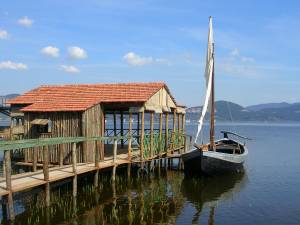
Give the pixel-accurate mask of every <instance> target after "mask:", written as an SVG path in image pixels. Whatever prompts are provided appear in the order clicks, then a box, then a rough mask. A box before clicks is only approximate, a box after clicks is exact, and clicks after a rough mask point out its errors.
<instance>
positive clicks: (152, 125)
mask: <svg viewBox="0 0 300 225" xmlns="http://www.w3.org/2000/svg"><path fill="white" fill-rule="evenodd" d="M153 132H154V112H151V114H150V156H151V158H152V157H153V147H154V146H153V139H154V138H153V137H154V136H153V135H154V133H153Z"/></svg>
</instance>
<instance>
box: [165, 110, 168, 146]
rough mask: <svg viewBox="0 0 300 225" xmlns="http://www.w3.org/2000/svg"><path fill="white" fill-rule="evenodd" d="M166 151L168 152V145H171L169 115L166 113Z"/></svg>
mask: <svg viewBox="0 0 300 225" xmlns="http://www.w3.org/2000/svg"><path fill="white" fill-rule="evenodd" d="M165 115H166V116H165V142H166V143H165V151H166V152H167V151H168V147H169V146H168V143H169V140H168V139H169V113H168V112H166V114H165Z"/></svg>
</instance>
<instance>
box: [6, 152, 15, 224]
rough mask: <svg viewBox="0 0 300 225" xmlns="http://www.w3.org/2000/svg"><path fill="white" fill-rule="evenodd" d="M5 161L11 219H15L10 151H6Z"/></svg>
mask: <svg viewBox="0 0 300 225" xmlns="http://www.w3.org/2000/svg"><path fill="white" fill-rule="evenodd" d="M4 163H5V178H6V190H7V191H8V199H7V200H8V208H9V219H10V220H14V219H15V212H14V202H13V194H12V183H11V159H10V151H9V150H6V151H4Z"/></svg>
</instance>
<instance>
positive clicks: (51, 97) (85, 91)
mask: <svg viewBox="0 0 300 225" xmlns="http://www.w3.org/2000/svg"><path fill="white" fill-rule="evenodd" d="M163 87H165V88H166V89H167V90H168V87H167V86H166V84H165V83H162V82H160V83H119V84H79V85H51V86H41V87H39V88H36V89H33V90H31V91H29V92H27V93H25V94H23V95H20V96H18V97H16V98H14V99H11V100H10V101H9V103H10V104H28V106H25V107H24V108H22V111H32V112H50V111H84V110H86V109H88V108H90V107H92V106H93V105H96V104H98V103H103V102H146V101H147V100H148V99H149V98H150V97H151V96H153V95H154V94H155V93H156V92H157V91H159V90H160V89H161V88H163ZM168 92H169V90H168ZM174 101H175V100H174Z"/></svg>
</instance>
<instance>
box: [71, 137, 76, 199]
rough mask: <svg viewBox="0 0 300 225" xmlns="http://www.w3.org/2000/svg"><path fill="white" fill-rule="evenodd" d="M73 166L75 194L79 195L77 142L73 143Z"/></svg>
mask: <svg viewBox="0 0 300 225" xmlns="http://www.w3.org/2000/svg"><path fill="white" fill-rule="evenodd" d="M72 167H73V173H74V176H73V196H74V197H76V196H77V153H76V143H73V144H72Z"/></svg>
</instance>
